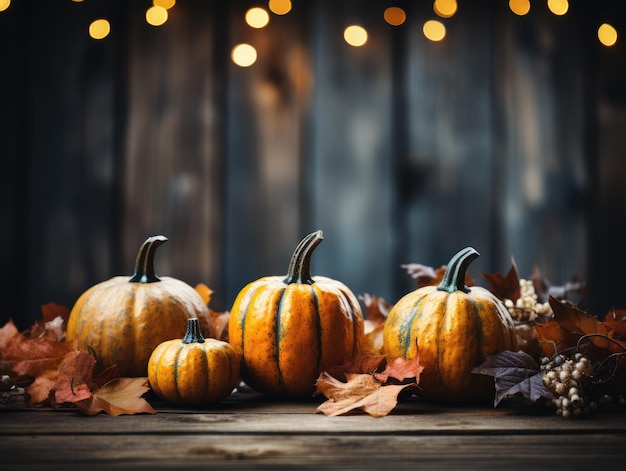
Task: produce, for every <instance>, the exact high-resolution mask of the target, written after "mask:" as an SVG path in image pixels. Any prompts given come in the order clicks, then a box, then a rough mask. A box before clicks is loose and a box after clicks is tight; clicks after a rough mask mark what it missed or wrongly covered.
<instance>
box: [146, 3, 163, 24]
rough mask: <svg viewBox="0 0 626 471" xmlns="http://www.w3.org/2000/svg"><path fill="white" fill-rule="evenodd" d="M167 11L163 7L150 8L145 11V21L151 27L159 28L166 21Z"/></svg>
mask: <svg viewBox="0 0 626 471" xmlns="http://www.w3.org/2000/svg"><path fill="white" fill-rule="evenodd" d="M167 17H168V14H167V10H166V9H165V8H163V7H158V6H152V7H150V8H148V10H146V21H147V22H148V24H149V25H152V26H161V25H162V24H163V23H165V22H166V21H167Z"/></svg>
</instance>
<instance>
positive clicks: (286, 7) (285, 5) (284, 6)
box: [267, 0, 291, 15]
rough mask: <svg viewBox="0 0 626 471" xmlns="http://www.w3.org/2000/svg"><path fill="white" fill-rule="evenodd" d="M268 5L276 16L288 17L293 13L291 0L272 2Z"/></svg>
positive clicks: (274, 0) (272, 0) (275, 0)
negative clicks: (287, 15) (288, 14)
mask: <svg viewBox="0 0 626 471" xmlns="http://www.w3.org/2000/svg"><path fill="white" fill-rule="evenodd" d="M267 5H268V8H269V9H270V11H271V12H272V13H274V14H275V15H286V14H287V13H289V12H290V11H291V0H270V1H269V2H268V4H267Z"/></svg>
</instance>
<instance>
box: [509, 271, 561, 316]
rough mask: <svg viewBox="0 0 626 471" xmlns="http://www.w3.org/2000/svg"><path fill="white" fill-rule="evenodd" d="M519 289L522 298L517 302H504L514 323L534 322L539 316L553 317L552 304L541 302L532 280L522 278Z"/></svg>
mask: <svg viewBox="0 0 626 471" xmlns="http://www.w3.org/2000/svg"><path fill="white" fill-rule="evenodd" d="M519 287H520V297H519V298H518V299H517V300H515V301H513V300H511V299H505V300H504V305H505V306H506V308H507V309H508V311H509V313H510V314H511V317H513V320H514V321H516V322H518V323H523V322H534V321H535V320H537V318H538V317H539V316H552V308H551V307H550V304H549V303H547V302H545V303H541V302H539V300H538V296H537V293H536V292H535V286H534V285H533V282H532V280H525V279H523V278H520V280H519Z"/></svg>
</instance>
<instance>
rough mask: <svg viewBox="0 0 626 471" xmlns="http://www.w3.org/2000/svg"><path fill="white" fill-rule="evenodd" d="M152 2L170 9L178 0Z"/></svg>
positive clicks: (156, 5)
mask: <svg viewBox="0 0 626 471" xmlns="http://www.w3.org/2000/svg"><path fill="white" fill-rule="evenodd" d="M152 4H153V5H154V6H155V7H161V8H165V9H166V10H169V9H170V8H173V7H174V5H176V0H152Z"/></svg>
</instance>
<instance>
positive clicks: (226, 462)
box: [0, 428, 626, 470]
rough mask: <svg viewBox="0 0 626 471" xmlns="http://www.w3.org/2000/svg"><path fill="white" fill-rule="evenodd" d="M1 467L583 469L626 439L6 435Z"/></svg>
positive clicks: (609, 460) (609, 458)
mask: <svg viewBox="0 0 626 471" xmlns="http://www.w3.org/2000/svg"><path fill="white" fill-rule="evenodd" d="M0 450H1V451H2V454H3V464H8V465H10V466H11V469H12V470H25V469H37V468H39V469H44V468H45V469H61V468H62V469H77V468H78V469H85V468H89V469H90V470H97V469H147V468H150V469H200V468H202V469H207V468H209V469H244V468H251V467H252V468H254V469H288V468H296V467H297V468H298V469H381V468H393V469H415V468H416V467H417V468H419V469H464V470H467V469H480V470H484V469H510V468H511V467H513V468H514V469H533V470H538V469H550V470H559V469H583V468H586V467H588V468H591V467H592V466H597V465H598V464H600V463H601V464H602V466H609V465H618V464H619V463H620V462H621V461H622V460H623V459H624V458H625V457H626V437H625V436H624V435H614V434H601V435H574V436H563V435H552V436H550V437H546V436H534V435H521V436H510V435H500V436H493V437H483V436H459V435H444V436H394V437H391V438H390V437H381V436H368V437H363V436H359V435H350V434H341V433H337V434H334V435H332V436H330V437H328V436H309V435H301V434H300V435H298V434H289V435H288V434H285V435H278V436H268V435H263V434H259V435H254V434H253V435H245V436H237V437H236V438H234V437H232V436H228V435H222V434H221V433H220V431H219V428H215V429H213V430H212V431H208V432H206V433H201V434H193V435H161V434H157V435H152V436H149V437H146V436H145V435H138V434H134V435H114V436H111V435H76V436H69V437H68V436H36V435H35V436H8V437H3V441H2V444H1V445H0Z"/></svg>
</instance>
